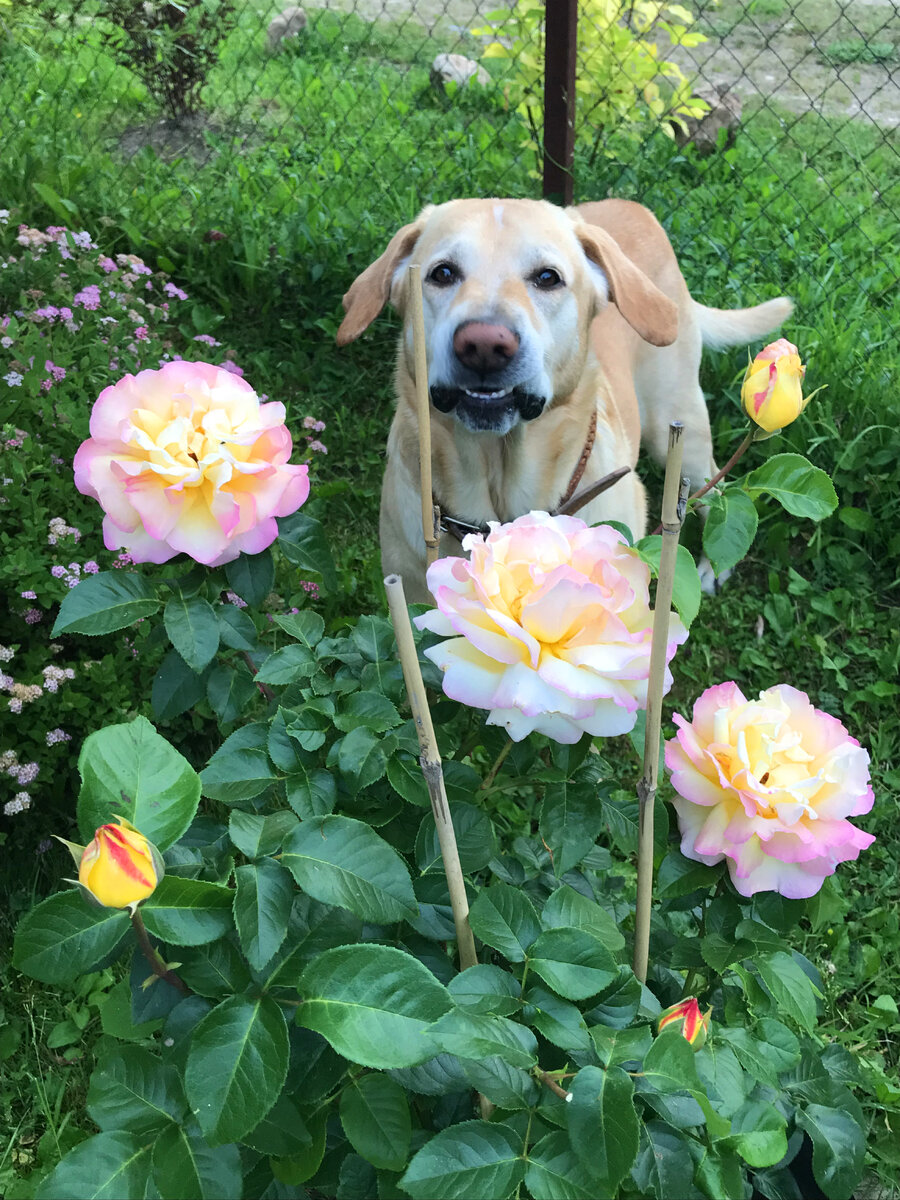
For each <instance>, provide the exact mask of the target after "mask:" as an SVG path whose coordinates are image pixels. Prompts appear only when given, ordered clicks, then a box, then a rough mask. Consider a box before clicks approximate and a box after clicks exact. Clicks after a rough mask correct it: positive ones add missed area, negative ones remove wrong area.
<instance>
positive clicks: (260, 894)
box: [234, 858, 295, 971]
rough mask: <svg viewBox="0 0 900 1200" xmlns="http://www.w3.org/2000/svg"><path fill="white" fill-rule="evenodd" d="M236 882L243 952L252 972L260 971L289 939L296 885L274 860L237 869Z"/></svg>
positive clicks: (236, 911)
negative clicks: (287, 938)
mask: <svg viewBox="0 0 900 1200" xmlns="http://www.w3.org/2000/svg"><path fill="white" fill-rule="evenodd" d="M234 881H235V893H234V923H235V926H236V928H237V931H238V938H239V939H240V943H241V949H242V950H243V952H244V954H245V955H246V958H247V962H248V963H249V964H250V966H251V967H252V968H253V970H254V971H261V970H263V968H264V967H265V966H266V964H267V963H268V962H271V960H272V959H273V958H274V957H275V954H276V952H277V951H278V949H279V947H280V946H281V943H282V942H283V941H284V939H285V938H286V937H287V931H288V921H289V919H290V915H291V905H292V903H293V900H294V895H295V888H294V882H293V880H292V879H291V877H290V875H289V874H288V872H287V871H286V870H285V869H284V867H282V866H280V865H279V864H278V863H277V862H275V861H274V860H273V859H271V858H263V859H260V861H259V862H256V863H250V864H248V865H247V866H243V867H238V868H237V869H236V871H235V873H234Z"/></svg>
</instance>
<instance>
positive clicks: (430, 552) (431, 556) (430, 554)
mask: <svg viewBox="0 0 900 1200" xmlns="http://www.w3.org/2000/svg"><path fill="white" fill-rule="evenodd" d="M409 297H410V309H411V316H412V333H413V354H414V358H415V366H416V413H417V415H418V419H419V490H420V492H421V497H422V536H423V537H424V538H425V558H426V561H427V563H428V566H429V567H430V566H431V564H432V563H433V562H434V561H435V560H436V558H437V556H438V548H439V546H440V520H441V518H440V510H439V509H438V507H437V505H436V504H435V503H434V496H433V493H432V487H431V403H430V401H429V398H428V359H427V356H426V352H425V311H424V307H423V304H422V268H421V267H420V266H419V265H418V264H415V265H413V266H411V267H410V268H409Z"/></svg>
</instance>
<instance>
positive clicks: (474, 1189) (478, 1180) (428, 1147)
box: [399, 1121, 525, 1200]
mask: <svg viewBox="0 0 900 1200" xmlns="http://www.w3.org/2000/svg"><path fill="white" fill-rule="evenodd" d="M522 1150H523V1147H522V1138H521V1136H520V1135H519V1134H517V1133H516V1132H515V1130H513V1129H511V1128H510V1127H509V1126H507V1125H501V1124H496V1125H495V1124H488V1122H487V1121H463V1122H462V1123H461V1124H459V1125H451V1126H450V1128H449V1129H443V1130H442V1131H441V1132H440V1133H438V1134H436V1135H435V1136H434V1137H433V1138H432V1139H431V1140H430V1141H429V1142H426V1143H425V1145H424V1146H423V1147H422V1149H421V1150H420V1151H419V1152H418V1154H416V1155H415V1156H414V1157H413V1160H412V1162H411V1163H410V1164H409V1167H408V1168H407V1170H406V1173H405V1175H403V1177H402V1178H401V1179H400V1181H399V1182H400V1187H401V1188H403V1190H404V1191H405V1192H408V1193H409V1195H410V1196H412V1197H413V1200H506V1198H507V1197H508V1196H510V1195H512V1193H513V1192H514V1191H515V1189H516V1188H517V1187H518V1185H519V1184H520V1183H521V1182H522V1179H523V1178H524V1175H525V1160H524V1158H523V1155H522Z"/></svg>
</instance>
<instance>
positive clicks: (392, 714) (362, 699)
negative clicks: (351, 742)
mask: <svg viewBox="0 0 900 1200" xmlns="http://www.w3.org/2000/svg"><path fill="white" fill-rule="evenodd" d="M334 723H335V726H336V727H337V728H338V729H340V730H341V732H342V733H350V731H351V730H353V729H356V728H357V727H358V726H359V727H362V728H364V729H370V730H371V731H372V732H373V733H387V731H388V730H389V729H393V728H394V727H395V726H397V725H399V724H400V723H401V718H400V714H399V713H398V712H397V709H396V708H395V707H394V705H393V704H392V703H391V702H390V700H388V698H387V696H382V695H381V693H380V692H353V693H352V695H350V696H349V697H348V698H347V701H346V703H344V704H343V705H342V706H341V708H340V710H339V712H338V713H337V715H336V716H335V718H334Z"/></svg>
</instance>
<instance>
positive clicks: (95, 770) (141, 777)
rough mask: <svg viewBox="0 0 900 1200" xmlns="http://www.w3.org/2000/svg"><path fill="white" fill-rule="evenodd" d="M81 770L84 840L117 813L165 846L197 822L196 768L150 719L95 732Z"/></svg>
mask: <svg viewBox="0 0 900 1200" xmlns="http://www.w3.org/2000/svg"><path fill="white" fill-rule="evenodd" d="M79 586H80V585H79ZM78 770H79V773H80V774H81V790H80V792H79V793H78V828H79V831H80V833H81V836H82V837H83V838H84V839H85V841H90V839H91V838H92V837H93V836H94V831H95V830H96V829H97V828H98V827H99V826H100V825H106V824H109V823H110V822H111V821H112V819H113V816H114V815H118V816H122V817H126V818H127V819H128V820H129V821H131V823H132V824H133V825H134V826H135V827H136V828H137V829H139V830H140V831H141V833H142V834H143V835H144V837H146V838H148V839H149V840H150V841H151V842H153V843H154V845H155V846H156V847H157V848H158V849H159V850H161V851H162V850H167V849H168V848H169V846H171V845H172V844H173V842H177V841H178V839H179V838H180V837H181V835H182V834H183V833H184V832H185V830H186V829H187V827H188V826H189V825H190V823H191V821H193V819H194V814H195V813H196V811H197V805H198V804H199V802H200V778H199V776H198V775H197V773H196V771H194V769H193V767H192V766H191V764H190V763H189V762H188V761H187V759H186V758H184V757H182V755H180V754H179V753H178V751H177V750H176V749H175V748H174V746H170V745H169V743H168V742H167V741H166V739H165V738H164V737H160V735H159V734H158V733H157V732H156V730H155V729H154V728H153V726H152V725H151V724H150V722H149V721H148V720H147V719H146V717H136V718H135V719H134V720H133V721H131V722H130V723H129V724H128V725H107V726H106V728H105V729H98V730H97V732H96V733H92V734H91V735H90V736H89V737H88V738H87V739H86V740H85V742H84V745H83V746H82V747H81V753H80V754H79V756H78ZM123 793H124V795H123Z"/></svg>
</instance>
